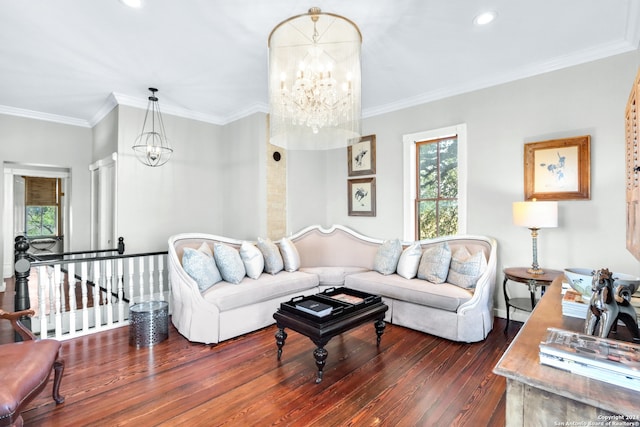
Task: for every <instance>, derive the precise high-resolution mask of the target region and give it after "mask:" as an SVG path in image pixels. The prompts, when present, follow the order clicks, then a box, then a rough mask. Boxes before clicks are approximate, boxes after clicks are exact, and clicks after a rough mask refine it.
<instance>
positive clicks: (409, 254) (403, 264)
mask: <svg viewBox="0 0 640 427" xmlns="http://www.w3.org/2000/svg"><path fill="white" fill-rule="evenodd" d="M421 257H422V246H420V243H417V242H416V243H414V244H412V245H411V246H407V248H406V249H405V250H404V251H402V255H400V259H399V260H398V275H400V276H402V277H404V278H405V279H413V278H414V277H416V274H418V266H419V265H420V258H421Z"/></svg>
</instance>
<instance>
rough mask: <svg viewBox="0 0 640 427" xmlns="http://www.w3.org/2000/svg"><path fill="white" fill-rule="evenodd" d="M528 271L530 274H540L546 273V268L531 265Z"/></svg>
mask: <svg viewBox="0 0 640 427" xmlns="http://www.w3.org/2000/svg"><path fill="white" fill-rule="evenodd" d="M527 273H529V274H536V275H538V274H544V270H543V269H541V268H537V267H536V268H533V267H531V268H530V269H528V270H527Z"/></svg>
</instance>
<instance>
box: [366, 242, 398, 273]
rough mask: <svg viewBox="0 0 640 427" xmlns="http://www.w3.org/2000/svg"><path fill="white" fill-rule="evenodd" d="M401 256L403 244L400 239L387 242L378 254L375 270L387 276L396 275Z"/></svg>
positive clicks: (374, 263)
mask: <svg viewBox="0 0 640 427" xmlns="http://www.w3.org/2000/svg"><path fill="white" fill-rule="evenodd" d="M400 254H402V243H400V240H399V239H394V240H385V241H384V242H383V243H382V245H380V247H379V248H378V251H377V252H376V257H375V259H374V260H373V269H374V270H375V271H377V272H378V273H380V274H384V275H385V276H387V275H389V274H393V273H395V272H396V267H397V266H398V260H399V259H400Z"/></svg>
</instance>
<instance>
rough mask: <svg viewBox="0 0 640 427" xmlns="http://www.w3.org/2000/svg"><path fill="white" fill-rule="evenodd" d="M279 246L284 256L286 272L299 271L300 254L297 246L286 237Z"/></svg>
mask: <svg viewBox="0 0 640 427" xmlns="http://www.w3.org/2000/svg"><path fill="white" fill-rule="evenodd" d="M278 244H279V245H280V254H281V255H282V261H283V263H284V269H285V271H289V272H294V271H298V269H299V268H300V254H299V253H298V249H297V248H296V245H294V244H293V242H292V241H291V240H289V239H287V238H286V237H283V238H282V239H281V240H280V241H279V242H278Z"/></svg>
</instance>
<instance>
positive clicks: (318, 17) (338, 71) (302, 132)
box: [269, 8, 362, 150]
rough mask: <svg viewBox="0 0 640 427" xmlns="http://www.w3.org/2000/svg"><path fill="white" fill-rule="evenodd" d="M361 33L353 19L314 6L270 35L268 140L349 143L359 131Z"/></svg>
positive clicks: (296, 146)
mask: <svg viewBox="0 0 640 427" xmlns="http://www.w3.org/2000/svg"><path fill="white" fill-rule="evenodd" d="M361 45H362V36H361V34H360V30H359V29H358V27H357V26H356V25H355V24H354V23H353V22H351V21H350V20H348V19H346V18H344V17H342V16H339V15H335V14H331V13H324V12H321V11H320V9H319V8H311V9H310V10H309V13H306V14H303V15H298V16H294V17H292V18H289V19H287V20H286V21H283V22H281V23H280V24H278V25H277V26H276V27H275V28H274V29H273V31H272V32H271V34H270V35H269V128H270V143H271V144H273V145H277V146H279V147H282V148H285V149H290V150H328V149H333V148H339V147H346V146H347V145H350V144H352V143H354V142H357V141H359V139H360V136H361V131H360V126H361V125H360V122H361V106H360V105H361V101H360V99H361V95H360V88H361V84H360V79H361V66H360V50H361Z"/></svg>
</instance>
